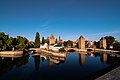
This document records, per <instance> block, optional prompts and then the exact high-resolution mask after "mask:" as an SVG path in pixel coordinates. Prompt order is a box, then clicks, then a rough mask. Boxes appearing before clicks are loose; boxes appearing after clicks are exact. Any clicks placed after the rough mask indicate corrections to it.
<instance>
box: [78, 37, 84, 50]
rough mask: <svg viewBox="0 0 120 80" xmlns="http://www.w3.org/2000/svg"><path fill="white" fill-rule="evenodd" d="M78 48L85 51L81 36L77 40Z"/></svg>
mask: <svg viewBox="0 0 120 80" xmlns="http://www.w3.org/2000/svg"><path fill="white" fill-rule="evenodd" d="M78 48H79V49H85V38H84V37H83V36H80V38H79V41H78Z"/></svg>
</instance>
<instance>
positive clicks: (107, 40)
mask: <svg viewBox="0 0 120 80" xmlns="http://www.w3.org/2000/svg"><path fill="white" fill-rule="evenodd" d="M105 39H106V42H107V48H108V49H109V47H110V45H112V44H113V42H114V41H115V38H114V37H113V36H106V37H105Z"/></svg>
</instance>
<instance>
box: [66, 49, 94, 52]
mask: <svg viewBox="0 0 120 80" xmlns="http://www.w3.org/2000/svg"><path fill="white" fill-rule="evenodd" d="M93 50H94V48H86V49H78V48H65V51H67V52H69V51H73V52H75V51H83V52H86V51H93Z"/></svg>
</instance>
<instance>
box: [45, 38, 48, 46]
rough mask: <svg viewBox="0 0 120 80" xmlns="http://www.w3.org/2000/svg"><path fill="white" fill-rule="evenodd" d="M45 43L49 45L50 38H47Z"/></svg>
mask: <svg viewBox="0 0 120 80" xmlns="http://www.w3.org/2000/svg"><path fill="white" fill-rule="evenodd" d="M45 43H47V44H48V45H49V37H47V39H45Z"/></svg>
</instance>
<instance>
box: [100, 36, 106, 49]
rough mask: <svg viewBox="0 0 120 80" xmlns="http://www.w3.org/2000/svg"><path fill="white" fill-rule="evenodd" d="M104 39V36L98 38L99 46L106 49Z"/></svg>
mask: <svg viewBox="0 0 120 80" xmlns="http://www.w3.org/2000/svg"><path fill="white" fill-rule="evenodd" d="M106 46H107V45H106V39H105V38H104V37H102V38H101V39H100V48H103V49H106Z"/></svg>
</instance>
